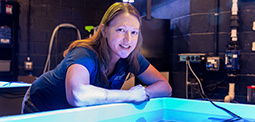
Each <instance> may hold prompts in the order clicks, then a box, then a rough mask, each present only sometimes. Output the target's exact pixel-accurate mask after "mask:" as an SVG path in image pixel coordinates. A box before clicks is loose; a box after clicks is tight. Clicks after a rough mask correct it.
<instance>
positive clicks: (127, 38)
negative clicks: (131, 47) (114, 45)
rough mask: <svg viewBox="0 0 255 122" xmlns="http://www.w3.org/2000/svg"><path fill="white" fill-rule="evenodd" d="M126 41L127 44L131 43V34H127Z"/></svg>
mask: <svg viewBox="0 0 255 122" xmlns="http://www.w3.org/2000/svg"><path fill="white" fill-rule="evenodd" d="M125 41H127V42H129V43H130V42H131V32H126V34H125Z"/></svg>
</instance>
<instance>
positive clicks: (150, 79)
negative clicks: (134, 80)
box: [137, 64, 172, 98]
mask: <svg viewBox="0 0 255 122" xmlns="http://www.w3.org/2000/svg"><path fill="white" fill-rule="evenodd" d="M137 77H138V78H139V79H140V80H141V81H142V82H143V83H145V84H147V85H148V87H146V92H147V94H148V95H149V96H150V98H153V97H166V96H171V95H172V87H171V86H170V84H169V83H168V81H167V80H166V79H165V78H164V76H163V75H162V74H161V73H160V72H159V71H158V70H157V69H156V68H155V67H153V66H152V65H151V64H150V65H149V67H148V68H147V69H146V70H145V71H144V72H143V73H142V74H140V75H138V76H137Z"/></svg>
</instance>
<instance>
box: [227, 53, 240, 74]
mask: <svg viewBox="0 0 255 122" xmlns="http://www.w3.org/2000/svg"><path fill="white" fill-rule="evenodd" d="M239 56H240V50H226V52H225V68H226V69H228V70H230V71H235V70H239V68H240V66H239Z"/></svg>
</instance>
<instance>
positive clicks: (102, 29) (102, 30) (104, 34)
mask: <svg viewBox="0 0 255 122" xmlns="http://www.w3.org/2000/svg"><path fill="white" fill-rule="evenodd" d="M105 29H106V28H105V25H104V24H102V25H101V30H100V31H101V33H102V35H103V36H104V37H105V36H106V33H105Z"/></svg>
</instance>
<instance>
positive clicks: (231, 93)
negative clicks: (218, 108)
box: [224, 83, 235, 102]
mask: <svg viewBox="0 0 255 122" xmlns="http://www.w3.org/2000/svg"><path fill="white" fill-rule="evenodd" d="M234 98H235V83H229V91H228V95H227V96H225V98H224V102H230V101H232V100H233V99H234Z"/></svg>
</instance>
